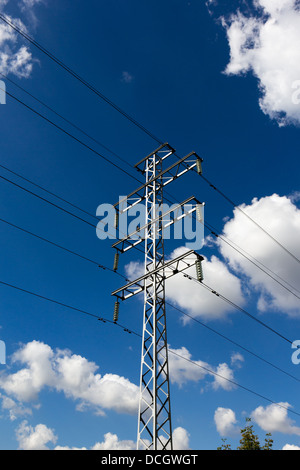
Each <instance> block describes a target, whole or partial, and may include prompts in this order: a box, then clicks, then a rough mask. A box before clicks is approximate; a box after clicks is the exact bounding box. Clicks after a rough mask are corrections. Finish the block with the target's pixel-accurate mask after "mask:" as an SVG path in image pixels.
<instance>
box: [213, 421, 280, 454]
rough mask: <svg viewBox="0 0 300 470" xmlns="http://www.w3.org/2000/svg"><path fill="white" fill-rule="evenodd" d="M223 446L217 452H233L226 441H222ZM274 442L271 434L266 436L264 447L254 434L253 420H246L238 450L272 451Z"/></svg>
mask: <svg viewBox="0 0 300 470" xmlns="http://www.w3.org/2000/svg"><path fill="white" fill-rule="evenodd" d="M222 441H223V444H222V446H221V447H218V449H217V450H232V449H231V445H230V444H227V442H226V439H222ZM272 447H273V440H272V435H271V434H269V433H268V434H266V437H265V442H264V444H263V445H262V444H261V443H260V442H259V439H258V437H257V435H256V434H254V431H253V426H252V424H251V419H250V418H246V426H245V428H243V429H241V439H240V445H239V447H238V448H237V449H236V450H272Z"/></svg>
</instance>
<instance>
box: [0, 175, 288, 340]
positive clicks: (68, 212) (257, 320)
mask: <svg viewBox="0 0 300 470" xmlns="http://www.w3.org/2000/svg"><path fill="white" fill-rule="evenodd" d="M0 178H1V179H3V180H5V181H7V182H9V183H11V184H13V185H14V186H16V187H18V188H20V189H22V190H24V191H26V192H28V193H30V194H32V195H34V196H35V197H37V198H39V199H41V200H43V201H44V202H47V203H49V204H50V205H52V206H54V207H56V208H58V209H60V210H62V211H63V212H66V213H67V214H69V215H71V216H73V217H75V218H76V219H78V220H80V221H83V222H85V223H86V224H88V225H90V226H92V227H93V228H94V227H95V226H94V225H93V224H91V223H90V222H87V221H86V220H85V219H82V218H81V217H79V216H77V215H75V214H73V213H72V212H70V211H67V210H66V209H63V208H62V207H60V206H58V205H57V204H54V203H53V202H51V201H49V200H48V199H45V198H43V197H41V196H39V195H37V194H35V193H33V192H32V191H30V190H28V189H26V188H24V187H22V186H20V185H18V184H17V183H15V182H13V181H11V180H9V179H8V178H5V177H3V176H1V175H0ZM136 248H138V247H136ZM140 251H141V250H140ZM185 276H186V277H189V278H191V279H193V280H194V281H196V282H198V281H197V279H195V278H192V277H191V276H188V275H185ZM199 284H200V285H202V286H204V287H206V288H207V289H209V290H210V291H211V292H212V293H213V294H215V295H217V296H218V297H221V298H222V299H223V300H224V301H226V302H227V303H229V304H230V305H232V306H233V307H234V308H237V309H239V310H240V311H241V312H243V313H245V314H246V315H248V316H249V317H250V318H252V319H253V320H255V321H256V322H258V323H260V324H261V325H262V326H264V327H265V328H268V329H269V330H270V331H272V332H273V333H275V334H276V335H277V336H280V337H281V338H283V339H285V340H286V341H288V342H289V343H291V344H292V341H290V340H288V339H287V338H285V337H284V336H283V335H281V334H280V333H279V332H277V331H276V330H274V329H273V328H271V327H269V326H268V325H266V324H265V323H264V322H262V321H261V320H259V319H258V318H256V317H254V316H253V315H251V314H250V313H249V312H247V311H246V310H244V309H243V308H242V307H239V306H238V305H236V304H235V303H234V302H232V301H230V300H229V299H227V298H226V297H224V296H222V295H221V294H219V293H217V292H216V291H215V290H214V289H212V288H211V287H209V286H206V285H205V284H204V283H203V282H202V283H199Z"/></svg>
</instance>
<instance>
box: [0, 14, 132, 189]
mask: <svg viewBox="0 0 300 470" xmlns="http://www.w3.org/2000/svg"><path fill="white" fill-rule="evenodd" d="M0 17H1V14H0ZM6 94H7V95H8V96H9V97H10V98H12V99H13V100H15V101H17V102H18V103H20V104H22V105H23V106H25V107H26V108H27V109H29V110H30V111H31V112H33V113H34V114H36V115H37V116H39V117H41V118H42V119H44V121H46V122H48V123H49V124H51V125H52V126H54V127H55V128H56V129H58V130H60V131H61V132H63V133H64V134H66V135H67V136H69V137H71V139H73V140H74V141H76V142H77V143H79V144H80V145H82V146H83V147H85V148H86V149H88V150H90V151H91V152H93V153H94V154H95V155H97V156H98V157H100V158H102V159H103V160H105V161H106V162H107V163H109V164H110V165H113V166H114V167H115V168H117V169H118V170H120V171H122V172H123V173H125V174H126V175H127V176H129V177H130V178H133V179H134V180H135V181H138V182H140V181H139V180H138V178H136V177H135V176H133V175H131V174H130V173H128V172H127V171H126V170H124V168H121V167H119V166H118V165H117V164H116V163H114V162H112V161H111V160H110V159H109V158H107V157H105V156H104V155H102V154H101V153H100V152H98V151H97V150H95V149H93V148H92V147H90V146H89V145H87V144H86V143H84V142H83V141H82V140H80V139H78V138H77V137H75V136H74V135H73V134H71V133H70V132H68V131H66V130H65V129H63V128H62V127H60V126H59V125H58V124H56V123H55V122H53V121H51V120H50V119H48V118H47V117H46V116H44V115H43V114H41V113H39V112H38V111H36V110H35V109H33V108H32V107H31V106H29V105H28V104H26V103H24V102H23V101H21V100H19V99H18V98H17V97H16V96H14V95H12V94H11V93H9V92H8V91H6Z"/></svg>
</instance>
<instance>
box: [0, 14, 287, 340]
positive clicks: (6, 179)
mask: <svg viewBox="0 0 300 470" xmlns="http://www.w3.org/2000/svg"><path fill="white" fill-rule="evenodd" d="M0 17H1V14H0ZM9 95H10V96H11V97H12V98H14V99H16V100H17V101H18V102H19V103H21V104H23V105H24V106H26V107H27V108H28V109H30V110H31V111H33V112H34V113H35V114H37V115H39V116H40V117H42V118H43V119H45V120H46V121H48V122H50V123H51V124H53V125H54V126H55V127H57V128H58V129H60V130H61V131H63V132H64V133H66V134H67V135H69V136H71V137H72V138H74V139H75V140H76V141H77V142H79V143H82V144H83V145H84V146H86V144H84V143H83V142H81V141H80V140H79V139H77V138H76V137H74V136H72V135H71V134H69V133H68V132H67V131H65V130H64V129H62V128H61V127H59V126H57V125H56V124H55V123H53V122H52V121H50V120H48V119H47V118H46V117H44V116H43V115H42V114H40V113H38V112H37V111H35V110H34V109H33V108H31V107H29V106H28V105H26V104H25V103H23V102H22V101H20V100H18V99H17V98H16V97H14V96H13V95H11V94H9ZM86 147H87V148H88V149H90V150H92V151H93V152H96V151H95V150H94V149H92V148H91V147H89V146H86ZM96 153H97V154H98V152H96ZM99 155H100V154H99ZM104 159H105V160H106V161H108V162H110V163H112V164H113V162H111V161H110V160H109V159H107V158H106V157H104ZM113 165H114V164H113ZM114 166H116V167H117V168H119V167H118V166H117V165H114ZM5 168H6V167H5ZM6 169H7V168H6ZM119 169H120V170H122V171H124V172H125V173H126V174H128V175H130V174H129V173H127V172H126V171H125V170H124V169H122V168H119ZM9 171H11V170H9ZM13 173H14V172H13ZM15 174H16V173H15ZM18 176H19V175H18ZM130 176H131V177H132V175H130ZM0 178H2V179H3V180H5V181H7V182H9V183H11V184H13V185H15V186H16V187H18V188H20V189H22V190H24V191H26V192H28V193H30V194H32V195H34V196H35V197H37V198H39V199H41V200H43V201H44V202H47V203H48V204H51V205H52V206H54V207H56V208H58V209H60V210H62V211H64V212H66V213H68V214H69V215H71V216H73V217H75V218H77V219H78V220H81V221H83V222H85V223H87V224H89V225H90V226H92V227H94V225H93V224H91V223H89V222H87V221H86V220H85V219H82V218H81V217H79V216H77V215H75V214H73V213H71V212H70V211H67V210H66V209H63V208H61V207H60V206H58V205H57V204H54V203H53V202H50V201H49V200H47V199H45V198H43V197H41V196H39V195H37V194H35V193H33V192H32V191H30V190H28V189H26V188H24V187H22V186H21V185H18V184H17V183H15V182H13V181H11V180H9V179H8V178H5V177H3V176H1V175H0ZM22 178H23V179H26V178H24V177H22ZM135 179H136V178H135ZM27 181H29V180H27ZM30 182H31V181H30ZM33 184H35V183H33ZM35 185H36V184H35ZM36 186H39V185H36ZM43 189H44V188H43ZM48 192H49V191H48ZM52 194H53V193H52ZM60 199H62V198H60ZM62 200H64V201H65V202H67V201H66V200H65V199H62ZM80 210H81V209H80ZM137 248H138V247H137ZM294 295H295V294H294ZM224 300H225V299H224ZM226 301H227V302H228V303H229V302H230V301H229V300H228V299H226ZM232 305H234V306H235V308H237V307H238V306H236V305H235V304H233V303H232ZM238 308H239V307H238ZM242 310H243V309H242ZM244 313H247V314H248V312H245V311H244ZM248 315H249V316H251V315H250V314H248ZM252 318H253V319H255V320H256V321H258V322H260V320H258V319H257V318H255V317H254V316H252ZM260 323H262V325H265V324H264V323H263V322H260ZM265 326H266V325H265ZM268 328H269V329H271V328H270V327H268ZM273 331H274V332H275V330H273ZM276 334H278V335H279V336H282V335H280V334H279V333H278V332H276ZM282 337H283V336H282ZM288 341H289V340H288ZM289 342H290V341H289Z"/></svg>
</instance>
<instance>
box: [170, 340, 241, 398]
mask: <svg viewBox="0 0 300 470" xmlns="http://www.w3.org/2000/svg"><path fill="white" fill-rule="evenodd" d="M169 353H170V354H169V368H170V378H171V381H172V383H176V384H177V385H179V386H180V387H181V386H182V385H183V384H185V383H187V382H199V381H201V380H203V379H204V378H206V377H207V376H208V377H211V378H213V382H212V388H213V389H214V390H218V389H220V388H222V389H223V390H227V391H229V390H232V389H233V388H234V384H233V383H232V382H230V381H233V379H234V375H233V371H232V369H230V367H229V366H228V365H227V364H226V363H222V364H219V365H218V366H216V367H215V366H212V365H210V364H208V363H207V362H204V361H201V360H194V359H192V355H191V353H190V352H189V351H188V350H187V349H186V348H185V347H182V348H180V349H173V348H169Z"/></svg>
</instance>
